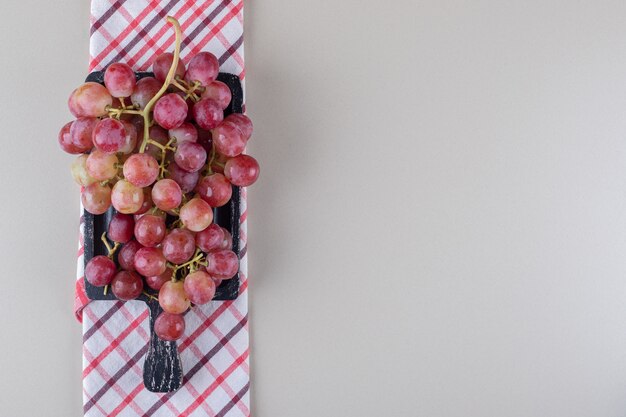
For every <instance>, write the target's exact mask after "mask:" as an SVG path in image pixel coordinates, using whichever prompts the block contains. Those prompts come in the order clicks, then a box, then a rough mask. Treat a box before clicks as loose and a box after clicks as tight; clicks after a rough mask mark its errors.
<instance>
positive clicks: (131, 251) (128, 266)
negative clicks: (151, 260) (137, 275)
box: [117, 240, 143, 271]
mask: <svg viewBox="0 0 626 417" xmlns="http://www.w3.org/2000/svg"><path fill="white" fill-rule="evenodd" d="M141 248H143V246H141V244H140V243H139V242H137V241H136V240H131V241H130V242H128V243H126V244H124V246H122V248H121V249H120V250H119V252H118V253H117V262H118V263H119V264H120V267H121V268H122V269H125V270H127V271H134V270H135V254H136V253H137V251H138V250H139V249H141Z"/></svg>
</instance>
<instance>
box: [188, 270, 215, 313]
mask: <svg viewBox="0 0 626 417" xmlns="http://www.w3.org/2000/svg"><path fill="white" fill-rule="evenodd" d="M183 286H184V288H185V293H187V297H189V300H190V301H191V302H192V303H194V304H196V305H202V304H206V303H208V302H209V301H211V300H212V299H213V297H214V296H215V282H213V280H212V279H211V277H210V276H209V274H207V273H206V272H204V271H195V272H192V273H191V274H189V275H187V277H185V281H184V284H183Z"/></svg>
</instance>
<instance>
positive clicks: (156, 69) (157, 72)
mask: <svg viewBox="0 0 626 417" xmlns="http://www.w3.org/2000/svg"><path fill="white" fill-rule="evenodd" d="M173 62H174V54H172V53H169V52H166V53H164V54H161V55H159V56H158V57H156V59H155V60H154V62H153V63H152V72H153V73H154V77H155V78H156V79H157V80H159V81H161V82H163V81H165V79H166V78H167V73H168V72H169V70H170V68H171V66H172V63H173ZM175 76H177V77H179V78H180V79H183V78H184V77H185V64H184V63H183V61H180V60H179V61H178V64H177V65H176V73H175Z"/></svg>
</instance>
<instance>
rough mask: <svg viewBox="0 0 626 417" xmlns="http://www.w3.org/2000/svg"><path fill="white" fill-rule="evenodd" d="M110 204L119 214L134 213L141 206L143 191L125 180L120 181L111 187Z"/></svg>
mask: <svg viewBox="0 0 626 417" xmlns="http://www.w3.org/2000/svg"><path fill="white" fill-rule="evenodd" d="M111 203H112V204H113V207H115V210H117V211H119V212H120V213H124V214H132V213H136V212H137V211H138V210H139V209H140V208H141V205H142V204H143V190H142V189H141V188H139V187H137V186H135V185H133V184H131V183H130V182H128V181H126V180H120V181H118V182H116V183H115V185H114V186H113V191H112V192H111Z"/></svg>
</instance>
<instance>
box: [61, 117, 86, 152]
mask: <svg viewBox="0 0 626 417" xmlns="http://www.w3.org/2000/svg"><path fill="white" fill-rule="evenodd" d="M73 123H74V122H68V123H66V124H64V125H63V127H62V128H61V130H60V131H59V146H60V147H61V149H63V150H64V151H65V152H67V153H70V154H78V153H83V151H81V150H80V149H79V148H78V147H76V145H74V144H73V143H72V135H71V134H70V130H71V128H72V124H73Z"/></svg>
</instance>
